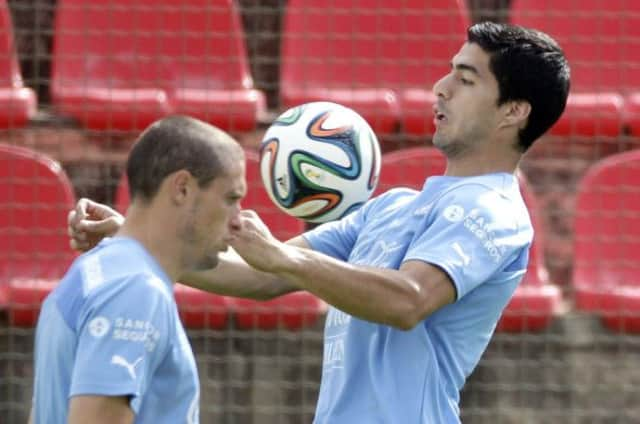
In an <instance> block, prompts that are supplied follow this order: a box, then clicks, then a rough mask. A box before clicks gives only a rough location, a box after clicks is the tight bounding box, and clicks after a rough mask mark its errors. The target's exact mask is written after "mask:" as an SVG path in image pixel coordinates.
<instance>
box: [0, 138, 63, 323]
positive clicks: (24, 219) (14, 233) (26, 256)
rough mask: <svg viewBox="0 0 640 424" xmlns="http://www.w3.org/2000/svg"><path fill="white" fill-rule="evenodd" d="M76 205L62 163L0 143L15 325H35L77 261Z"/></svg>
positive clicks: (6, 277) (0, 221) (2, 274)
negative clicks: (71, 225)
mask: <svg viewBox="0 0 640 424" xmlns="http://www.w3.org/2000/svg"><path fill="white" fill-rule="evenodd" d="M74 204H75V197H74V194H73V188H72V185H71V182H70V181H69V180H68V178H67V176H66V174H65V173H64V171H63V170H62V168H61V167H60V164H58V163H57V162H55V161H53V160H52V159H50V158H48V157H46V156H44V155H42V154H39V153H37V152H34V151H32V150H29V149H25V148H21V147H16V146H11V145H6V144H0V234H1V236H0V287H3V290H4V295H3V296H0V297H4V298H5V305H3V306H5V307H8V308H9V310H8V312H9V318H10V322H11V323H12V324H15V325H32V324H34V323H35V319H36V317H37V314H38V311H39V309H40V303H41V301H42V299H43V298H44V296H46V293H48V292H49V291H50V289H51V288H52V287H53V286H54V285H55V284H56V283H57V282H58V279H59V278H60V277H62V275H64V273H65V271H66V269H67V267H68V266H69V265H70V263H71V261H72V260H73V257H74V253H73V251H72V250H71V249H70V248H69V241H68V237H67V231H66V226H67V213H68V212H69V210H71V209H72V208H73V207H74Z"/></svg>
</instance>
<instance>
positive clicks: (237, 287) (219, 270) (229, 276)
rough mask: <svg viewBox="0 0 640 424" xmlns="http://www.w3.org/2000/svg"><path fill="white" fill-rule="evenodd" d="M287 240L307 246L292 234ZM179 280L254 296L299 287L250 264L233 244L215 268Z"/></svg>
mask: <svg viewBox="0 0 640 424" xmlns="http://www.w3.org/2000/svg"><path fill="white" fill-rule="evenodd" d="M287 244H289V245H291V246H296V247H297V248H300V249H307V248H308V247H309V246H308V244H307V242H306V241H305V240H304V239H303V238H302V237H296V238H293V239H291V240H289V241H288V242H287ZM180 282H181V283H183V284H186V285H189V286H191V287H195V288H198V289H201V290H205V291H209V292H213V293H217V294H222V295H226V296H235V297H245V298H250V299H257V300H267V299H271V298H274V297H277V296H280V295H283V294H285V293H289V292H292V291H296V290H299V288H298V287H296V286H294V285H292V284H289V283H287V282H286V281H285V280H284V279H282V278H281V277H280V276H278V275H275V274H271V273H268V272H263V271H259V270H257V269H255V268H252V267H251V266H249V265H248V264H247V263H246V262H245V260H244V259H242V257H241V256H240V255H238V253H237V252H236V251H235V250H234V249H233V248H230V249H229V251H227V252H225V253H224V254H221V255H220V262H219V263H218V266H216V267H215V268H213V269H209V270H206V271H198V272H192V273H189V274H186V275H184V276H182V277H181V278H180Z"/></svg>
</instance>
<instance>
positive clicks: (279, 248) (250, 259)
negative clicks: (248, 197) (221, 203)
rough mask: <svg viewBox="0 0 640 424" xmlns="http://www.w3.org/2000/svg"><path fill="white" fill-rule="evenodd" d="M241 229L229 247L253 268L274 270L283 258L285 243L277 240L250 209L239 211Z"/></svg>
mask: <svg viewBox="0 0 640 424" xmlns="http://www.w3.org/2000/svg"><path fill="white" fill-rule="evenodd" d="M240 218H241V221H242V227H241V229H240V230H239V231H238V232H237V233H236V234H235V237H234V239H233V241H231V243H230V244H231V247H233V249H234V250H235V251H236V252H237V253H238V254H239V255H240V256H241V257H242V259H244V260H245V262H246V263H247V264H249V265H250V266H252V267H253V268H255V269H257V270H260V271H265V272H274V271H277V270H278V267H279V265H278V264H279V263H280V262H282V260H283V259H285V258H284V257H283V256H284V255H285V250H286V247H287V246H286V245H285V244H284V243H282V242H280V241H278V240H277V239H276V238H275V237H273V235H271V232H270V231H269V229H268V228H267V226H266V225H265V223H264V222H262V220H261V219H260V217H259V216H258V214H256V213H255V212H254V211H252V210H243V211H242V212H240Z"/></svg>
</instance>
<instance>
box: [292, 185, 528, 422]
mask: <svg viewBox="0 0 640 424" xmlns="http://www.w3.org/2000/svg"><path fill="white" fill-rule="evenodd" d="M305 238H306V240H307V241H308V242H309V244H310V245H311V247H312V248H313V249H314V250H318V251H321V252H324V253H326V254H328V255H330V256H333V257H335V258H338V259H342V260H345V261H348V262H350V263H353V264H363V265H370V266H376V267H382V268H393V269H398V268H399V267H400V265H401V264H402V263H403V262H405V261H409V260H419V261H424V262H427V263H430V264H434V265H437V266H439V267H440V268H442V269H444V270H445V271H446V272H447V273H448V274H449V276H450V277H451V279H452V280H453V282H454V284H455V288H456V291H457V299H456V301H455V302H454V303H452V304H450V305H447V306H445V307H443V308H441V309H440V310H438V311H437V312H435V313H434V314H432V315H431V316H429V317H427V318H426V319H425V320H424V321H423V322H421V323H420V324H418V325H417V326H416V327H414V328H413V329H411V330H409V331H403V330H398V329H395V328H393V327H390V326H386V325H382V324H376V323H372V322H368V321H364V320H361V319H358V318H355V317H352V316H350V315H348V314H346V313H344V312H341V311H339V310H337V309H335V308H330V310H329V313H328V316H327V319H326V323H325V333H324V358H323V359H324V360H323V370H322V383H321V387H320V395H319V400H318V405H317V408H316V417H315V421H314V422H315V423H316V424H353V423H367V424H377V423H380V424H382V423H384V424H395V423H398V424H405V423H411V424H417V423H421V424H443V423H444V424H448V423H459V422H460V419H459V407H458V403H459V393H460V390H461V389H462V386H463V384H464V382H465V379H466V378H467V377H468V376H469V374H470V373H471V371H472V370H473V369H474V367H475V366H476V365H477V363H478V361H479V360H480V356H481V355H482V353H483V352H484V350H485V349H486V347H487V344H488V343H489V339H490V338H491V335H492V334H493V331H494V329H495V326H496V323H497V321H498V319H499V317H500V315H501V312H502V310H503V308H504V307H505V306H506V304H507V303H508V301H509V299H510V298H511V296H512V294H513V292H514V291H515V289H516V286H517V285H518V283H519V282H520V280H521V279H522V277H523V275H524V273H525V271H526V268H527V262H528V255H529V246H530V244H531V241H532V238H533V229H532V226H531V221H530V219H529V214H528V211H527V209H526V207H525V204H524V201H523V200H522V197H521V195H520V191H519V187H518V182H517V179H516V177H514V176H513V175H511V174H507V173H498V174H489V175H483V176H477V177H467V178H459V177H445V176H439V177H431V178H429V179H428V180H427V181H426V183H425V185H424V187H423V189H422V191H421V192H417V191H415V190H409V189H393V190H391V191H389V192H387V193H385V194H383V195H381V196H379V197H377V198H375V199H372V200H371V201H369V202H367V203H366V204H365V205H364V206H363V207H362V208H361V209H360V210H358V211H357V212H354V213H352V214H351V215H349V216H347V217H346V218H344V219H342V220H341V221H337V222H332V223H328V224H324V225H322V226H319V227H317V228H315V229H314V230H312V231H310V232H308V233H307V234H305ZM360 283H361V284H367V281H361V282H360Z"/></svg>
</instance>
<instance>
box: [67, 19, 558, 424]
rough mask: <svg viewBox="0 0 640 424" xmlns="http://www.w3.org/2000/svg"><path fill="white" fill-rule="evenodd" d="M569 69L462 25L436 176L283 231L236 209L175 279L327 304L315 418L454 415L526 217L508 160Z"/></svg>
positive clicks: (512, 276) (551, 107)
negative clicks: (227, 238)
mask: <svg viewBox="0 0 640 424" xmlns="http://www.w3.org/2000/svg"><path fill="white" fill-rule="evenodd" d="M569 80H570V78H569V66H568V63H567V61H566V59H565V56H564V54H563V52H562V50H561V49H560V47H559V46H558V44H557V43H556V42H555V41H554V40H552V39H551V38H550V37H549V36H547V35H545V34H543V33H540V32H537V31H534V30H530V29H525V28H522V27H515V26H508V25H501V24H493V23H481V24H477V25H474V26H472V27H470V28H469V29H468V31H467V41H466V42H465V43H464V44H463V45H462V47H461V49H460V50H459V51H458V53H457V54H456V55H455V56H454V57H453V59H452V61H451V71H450V72H449V73H448V74H446V75H444V76H443V77H442V78H441V79H440V80H439V81H438V82H437V83H436V84H435V86H434V92H435V94H436V96H437V103H436V105H435V107H434V114H433V119H434V120H435V124H436V132H435V135H434V138H433V143H434V144H435V146H436V147H438V148H439V149H440V150H442V152H444V154H445V155H446V157H447V169H446V172H445V175H443V176H436V177H431V178H428V179H427V180H426V181H425V184H424V187H423V189H422V190H421V191H415V190H409V189H394V190H390V191H388V192H386V193H384V194H382V195H380V196H378V197H376V198H374V199H372V200H370V201H369V202H367V203H366V204H365V205H364V206H363V207H362V208H360V209H359V210H358V211H356V212H353V213H352V214H350V215H348V216H347V217H345V218H343V219H342V220H340V221H337V222H331V223H327V224H323V225H320V226H318V227H316V228H314V229H313V230H311V231H308V232H306V233H305V234H303V235H302V236H299V237H296V238H294V239H292V240H290V241H288V242H287V243H281V242H279V241H277V240H275V239H274V238H273V237H272V236H271V235H270V233H269V231H268V230H267V228H266V227H265V226H264V224H263V223H262V221H260V219H259V218H258V216H257V215H256V214H255V213H254V212H252V211H243V212H241V219H242V230H241V231H240V233H239V235H238V236H237V238H236V239H235V240H234V241H233V242H232V243H231V245H232V247H233V248H234V250H233V251H231V252H229V253H230V254H229V255H227V256H226V258H225V259H224V261H221V262H220V264H219V266H218V267H217V268H216V269H215V270H213V271H205V272H200V273H191V274H190V275H188V276H186V278H185V279H183V281H187V282H189V283H190V284H192V285H193V286H194V287H200V288H202V289H205V290H210V291H213V292H217V293H221V294H227V295H235V296H245V297H251V298H257V299H266V298H270V297H274V296H278V295H280V294H283V293H286V292H290V291H293V290H308V291H309V292H311V293H313V294H315V295H317V296H319V297H320V298H322V299H324V300H326V301H327V302H328V303H329V304H330V305H331V308H330V310H329V312H328V316H327V319H326V324H325V334H324V338H325V344H324V361H323V370H322V381H321V387H320V395H319V399H318V404H317V407H316V415H315V422H316V423H317V424H351V423H425V424H426V423H428V424H440V423H458V422H459V407H458V404H459V392H460V390H461V389H462V387H463V385H464V383H465V380H466V378H467V377H468V376H469V375H470V374H471V372H472V371H473V369H474V367H475V366H476V365H477V364H478V362H479V360H480V357H481V355H482V353H483V352H484V350H485V349H486V347H487V344H488V343H489V340H490V338H491V336H492V334H493V331H494V329H495V327H496V323H497V321H498V319H499V318H500V315H501V313H502V310H503V309H504V307H505V306H506V305H507V303H508V302H509V299H510V298H511V296H512V294H513V292H514V291H515V289H516V287H517V286H518V284H519V282H520V281H521V280H522V277H523V275H524V273H525V271H526V269H527V262H528V259H529V247H530V245H531V241H532V238H533V228H532V226H531V222H530V219H529V215H528V212H527V209H526V207H525V204H524V202H523V199H522V197H521V195H520V190H519V188H518V180H517V178H516V177H515V175H514V173H515V172H516V169H517V166H518V163H519V161H520V159H521V158H522V155H523V154H524V152H526V151H527V149H528V148H529V147H530V146H531V145H532V143H533V142H534V141H535V140H536V139H537V138H539V137H540V136H541V135H542V134H543V133H544V132H545V131H547V130H548V129H549V128H550V127H551V125H553V124H554V123H555V122H556V121H557V119H558V118H559V117H560V115H561V114H562V112H563V110H564V108H565V105H566V101H567V96H568V91H569ZM93 210H94V212H93V214H94V215H95V216H89V217H87V218H86V219H79V218H80V217H84V216H85V211H83V210H80V211H78V212H72V213H71V214H70V233H71V236H72V242H71V243H72V245H73V246H74V247H76V248H79V249H84V248H87V247H88V246H90V245H91V243H92V238H93V237H96V236H100V235H102V234H105V233H107V234H108V233H109V232H110V231H113V229H114V228H115V226H114V225H113V218H112V217H111V218H109V217H110V216H111V215H110V214H105V213H103V212H100V210H99V208H98V207H97V206H95V205H94V206H93ZM105 218H108V219H111V221H105V220H104V219H105ZM236 254H237V255H236ZM247 265H249V266H247Z"/></svg>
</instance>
